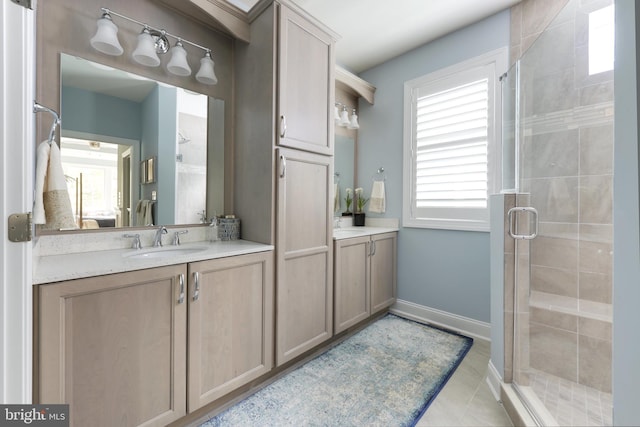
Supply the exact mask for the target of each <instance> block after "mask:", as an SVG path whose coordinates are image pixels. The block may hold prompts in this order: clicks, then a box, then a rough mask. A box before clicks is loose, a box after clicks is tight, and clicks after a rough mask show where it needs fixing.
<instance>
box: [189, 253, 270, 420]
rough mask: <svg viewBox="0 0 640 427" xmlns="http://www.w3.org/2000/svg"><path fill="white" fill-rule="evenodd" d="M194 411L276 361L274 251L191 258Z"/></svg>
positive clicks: (191, 393) (191, 399)
mask: <svg viewBox="0 0 640 427" xmlns="http://www.w3.org/2000/svg"><path fill="white" fill-rule="evenodd" d="M188 299H189V367H188V370H189V372H188V378H189V380H188V384H189V391H188V402H189V404H188V406H189V408H188V409H189V412H192V411H194V410H196V409H198V408H200V407H202V406H204V405H206V404H207V403H209V402H212V401H214V400H216V399H218V398H219V397H222V396H223V395H225V394H227V393H228V392H230V391H232V390H234V389H236V388H237V387H239V386H241V385H243V384H246V383H247V382H249V381H251V380H253V379H255V378H257V377H259V376H261V375H262V374H265V373H267V372H268V371H269V370H270V369H271V367H272V366H273V254H272V252H261V253H256V254H250V255H241V256H236V257H230V258H220V259H215V260H210V261H202V262H196V263H191V264H189V295H188Z"/></svg>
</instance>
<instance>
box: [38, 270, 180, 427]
mask: <svg viewBox="0 0 640 427" xmlns="http://www.w3.org/2000/svg"><path fill="white" fill-rule="evenodd" d="M185 273H186V268H185V266H184V265H177V266H168V267H160V268H154V269H149V270H141V271H135V272H130V273H120V274H112V275H108V276H101V277H93V278H88V279H79V280H71V281H67V282H60V283H55V284H49V285H41V286H39V296H40V301H39V315H40V316H39V328H40V330H39V344H40V351H39V368H40V372H39V384H38V386H39V401H40V402H43V403H68V404H69V411H70V414H69V415H70V419H71V425H72V426H139V425H145V426H164V425H166V424H168V423H170V422H172V421H174V420H176V419H178V418H180V417H182V416H184V415H185V414H186V399H185V396H186V355H185V351H186V313H187V308H186V307H187V304H186V303H185V302H182V303H181V302H180V282H181V281H180V277H181V276H182V277H183V278H184V275H185Z"/></svg>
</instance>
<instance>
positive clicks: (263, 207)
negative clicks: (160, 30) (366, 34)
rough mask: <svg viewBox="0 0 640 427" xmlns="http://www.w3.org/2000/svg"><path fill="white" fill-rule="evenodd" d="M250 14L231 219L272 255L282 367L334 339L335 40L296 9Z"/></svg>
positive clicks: (239, 59)
mask: <svg viewBox="0 0 640 427" xmlns="http://www.w3.org/2000/svg"><path fill="white" fill-rule="evenodd" d="M263 4H264V6H263V7H257V8H255V9H254V11H252V16H250V20H251V43H249V44H245V43H243V42H240V41H238V42H236V43H237V45H236V58H235V61H236V62H235V70H236V73H235V75H236V82H235V85H236V100H237V101H236V125H235V161H236V163H235V177H234V178H235V199H234V207H235V213H236V214H237V215H238V216H239V217H240V218H241V219H242V224H243V228H242V238H243V239H247V240H252V241H256V242H261V243H267V244H275V247H276V273H275V275H276V282H275V283H276V298H275V300H276V324H275V331H276V345H275V356H276V365H282V364H283V363H286V362H288V361H290V360H292V359H294V358H296V357H297V356H299V355H301V354H303V353H305V352H306V351H307V350H310V349H312V348H314V347H315V346H317V345H318V344H320V343H322V342H323V341H325V340H327V339H329V338H330V337H331V336H332V330H333V244H332V206H333V204H332V200H333V188H332V184H333V118H332V111H333V100H334V76H333V73H334V64H335V62H334V56H333V48H334V43H335V39H336V36H335V34H333V33H332V32H331V31H330V30H329V29H327V28H325V27H324V26H323V25H322V24H321V23H319V22H317V21H316V20H314V19H313V18H312V17H310V16H308V15H307V14H306V13H305V12H304V11H302V10H301V9H299V8H298V7H297V6H296V5H295V4H293V3H291V2H289V1H286V0H280V1H275V2H263Z"/></svg>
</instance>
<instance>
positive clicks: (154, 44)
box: [90, 7, 218, 85]
mask: <svg viewBox="0 0 640 427" xmlns="http://www.w3.org/2000/svg"><path fill="white" fill-rule="evenodd" d="M100 9H101V11H102V16H101V18H100V19H98V30H97V31H96V34H95V35H94V36H93V37H92V38H91V40H90V43H91V46H93V48H94V49H96V50H97V51H99V52H102V53H105V54H107V55H113V56H119V55H122V53H123V52H124V49H123V48H122V45H120V41H119V40H118V27H117V26H116V24H114V23H113V19H112V17H111V15H114V16H118V17H120V18H123V19H126V20H127V21H131V22H134V23H136V24H138V25H140V26H142V31H141V32H140V34H139V35H138V43H137V45H136V48H135V50H134V51H133V53H132V54H131V56H132V58H133V59H134V60H135V61H136V62H137V63H139V64H142V65H145V66H147V67H157V66H158V65H160V62H161V61H160V57H159V56H158V55H159V54H165V53H167V52H171V58H170V59H169V62H168V63H167V71H169V72H170V73H171V74H175V75H176V76H181V77H186V76H190V75H191V67H189V62H188V61H187V51H186V49H185V48H184V43H186V44H189V45H191V46H194V47H196V48H198V49H202V50H203V51H204V56H203V57H202V59H200V69H199V70H198V72H197V73H196V80H198V81H199V82H200V83H202V84H206V85H215V84H216V83H218V78H217V77H216V74H215V71H214V69H213V68H214V65H215V63H214V62H213V59H212V58H211V49H209V48H206V47H204V46H201V45H199V44H197V43H194V42H191V41H189V40H186V39H183V38H182V37H179V36H176V35H173V34H171V33H168V32H167V31H165V30H161V29H158V28H154V27H152V26H150V25H147V24H144V23H142V22H140V21H137V20H135V19H133V18H129V17H128V16H125V15H121V14H119V13H116V12H114V11H112V10H110V9H107V8H105V7H102V8H100ZM168 37H172V38H174V39H176V43H175V45H174V46H173V47H171V48H170V44H169V39H168Z"/></svg>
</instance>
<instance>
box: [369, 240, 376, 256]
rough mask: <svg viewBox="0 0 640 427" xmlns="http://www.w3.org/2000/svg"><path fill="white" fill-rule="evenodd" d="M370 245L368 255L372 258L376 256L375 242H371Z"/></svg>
mask: <svg viewBox="0 0 640 427" xmlns="http://www.w3.org/2000/svg"><path fill="white" fill-rule="evenodd" d="M370 244H371V246H370V248H371V250H370V254H369V255H370V256H374V255H375V254H376V242H375V240H372V241H371V243H370Z"/></svg>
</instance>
